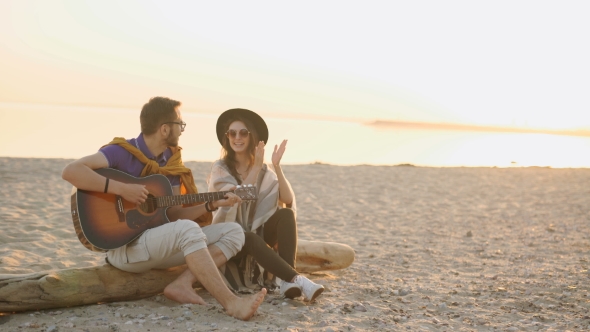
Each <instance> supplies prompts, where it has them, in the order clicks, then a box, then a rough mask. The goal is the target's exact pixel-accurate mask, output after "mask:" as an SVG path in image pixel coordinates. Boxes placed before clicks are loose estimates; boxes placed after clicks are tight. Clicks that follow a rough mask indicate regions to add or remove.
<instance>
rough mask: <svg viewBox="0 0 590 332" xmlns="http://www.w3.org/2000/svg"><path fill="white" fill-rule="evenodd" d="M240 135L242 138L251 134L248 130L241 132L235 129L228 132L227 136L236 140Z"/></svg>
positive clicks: (241, 130)
mask: <svg viewBox="0 0 590 332" xmlns="http://www.w3.org/2000/svg"><path fill="white" fill-rule="evenodd" d="M238 134H239V135H240V137H244V138H246V137H248V135H250V132H249V131H248V129H240V130H239V131H235V130H233V129H230V130H228V131H227V132H226V133H225V135H226V136H227V137H231V138H236V136H238Z"/></svg>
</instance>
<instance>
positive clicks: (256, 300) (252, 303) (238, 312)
mask: <svg viewBox="0 0 590 332" xmlns="http://www.w3.org/2000/svg"><path fill="white" fill-rule="evenodd" d="M265 295H266V288H263V289H262V290H261V291H260V292H258V293H256V294H254V295H250V296H248V297H238V298H237V299H236V300H234V301H233V302H231V303H230V304H229V305H228V306H227V314H228V315H230V316H232V317H235V318H237V319H241V320H248V319H250V318H251V317H252V316H253V315H254V313H255V312H256V310H257V309H258V307H259V306H260V304H261V303H262V301H263V300H264V296H265Z"/></svg>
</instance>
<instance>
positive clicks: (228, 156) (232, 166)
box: [221, 115, 259, 184]
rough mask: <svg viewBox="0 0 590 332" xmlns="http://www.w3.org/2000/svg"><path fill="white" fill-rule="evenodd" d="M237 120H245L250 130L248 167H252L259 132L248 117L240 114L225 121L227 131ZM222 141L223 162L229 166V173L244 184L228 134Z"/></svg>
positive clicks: (239, 182) (224, 126)
mask: <svg viewBox="0 0 590 332" xmlns="http://www.w3.org/2000/svg"><path fill="white" fill-rule="evenodd" d="M235 121H241V122H243V123H244V125H246V129H248V131H249V132H250V135H248V155H249V156H250V160H249V164H248V169H250V167H252V164H254V153H255V151H256V146H257V145H258V141H259V140H258V132H257V131H256V127H254V125H253V124H252V122H250V121H248V119H246V118H244V117H241V116H239V115H238V116H235V117H232V118H231V119H229V120H228V121H227V122H226V123H224V125H223V128H224V129H225V132H227V131H228V130H229V126H230V125H231V124H232V123H233V122H235ZM221 142H222V143H221V147H222V149H221V160H223V162H224V163H225V165H226V166H227V168H228V170H229V173H230V174H231V175H232V176H233V177H234V178H235V179H236V181H238V184H242V180H241V179H240V176H239V174H238V170H237V169H236V163H237V161H236V153H235V151H234V150H233V149H232V148H231V145H230V143H229V137H227V135H225V134H224V135H223V138H222V140H221Z"/></svg>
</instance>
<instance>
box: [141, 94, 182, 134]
mask: <svg viewBox="0 0 590 332" xmlns="http://www.w3.org/2000/svg"><path fill="white" fill-rule="evenodd" d="M180 105H181V103H180V102H179V101H176V100H172V99H170V98H166V97H153V98H152V99H150V101H149V102H147V103H146V104H145V105H143V108H142V109H141V115H140V116H139V122H140V123H141V132H142V133H143V134H144V135H151V134H153V133H155V132H156V131H158V128H159V127H160V126H161V125H162V124H163V123H166V122H170V121H174V120H176V117H177V116H176V110H175V109H176V107H178V106H180Z"/></svg>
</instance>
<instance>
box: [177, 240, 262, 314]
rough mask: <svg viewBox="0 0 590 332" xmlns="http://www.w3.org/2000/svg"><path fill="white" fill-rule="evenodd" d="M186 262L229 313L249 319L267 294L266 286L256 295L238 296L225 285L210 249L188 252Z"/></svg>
mask: <svg viewBox="0 0 590 332" xmlns="http://www.w3.org/2000/svg"><path fill="white" fill-rule="evenodd" d="M185 259H186V264H187V265H188V267H189V269H190V271H191V272H192V273H193V275H195V276H196V277H197V280H198V281H199V282H200V283H201V284H202V285H203V287H205V289H207V290H208V291H209V293H211V295H213V297H214V298H215V299H216V300H217V301H218V302H219V303H221V305H222V306H223V307H224V308H225V310H226V311H227V313H228V315H230V316H232V317H236V318H238V319H242V320H248V319H250V317H252V315H254V313H255V312H256V310H257V309H258V307H259V306H260V304H261V303H262V301H263V300H264V296H265V295H266V288H263V289H262V290H261V291H259V292H258V293H256V294H254V295H250V296H247V297H238V296H236V295H235V294H234V293H232V292H231V291H230V290H229V288H227V286H226V285H225V282H224V281H223V279H222V278H221V275H220V274H219V270H217V267H216V266H215V263H214V262H213V259H212V258H211V255H209V251H208V250H197V251H195V252H193V253H190V254H188V255H187V256H186V257H185Z"/></svg>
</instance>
